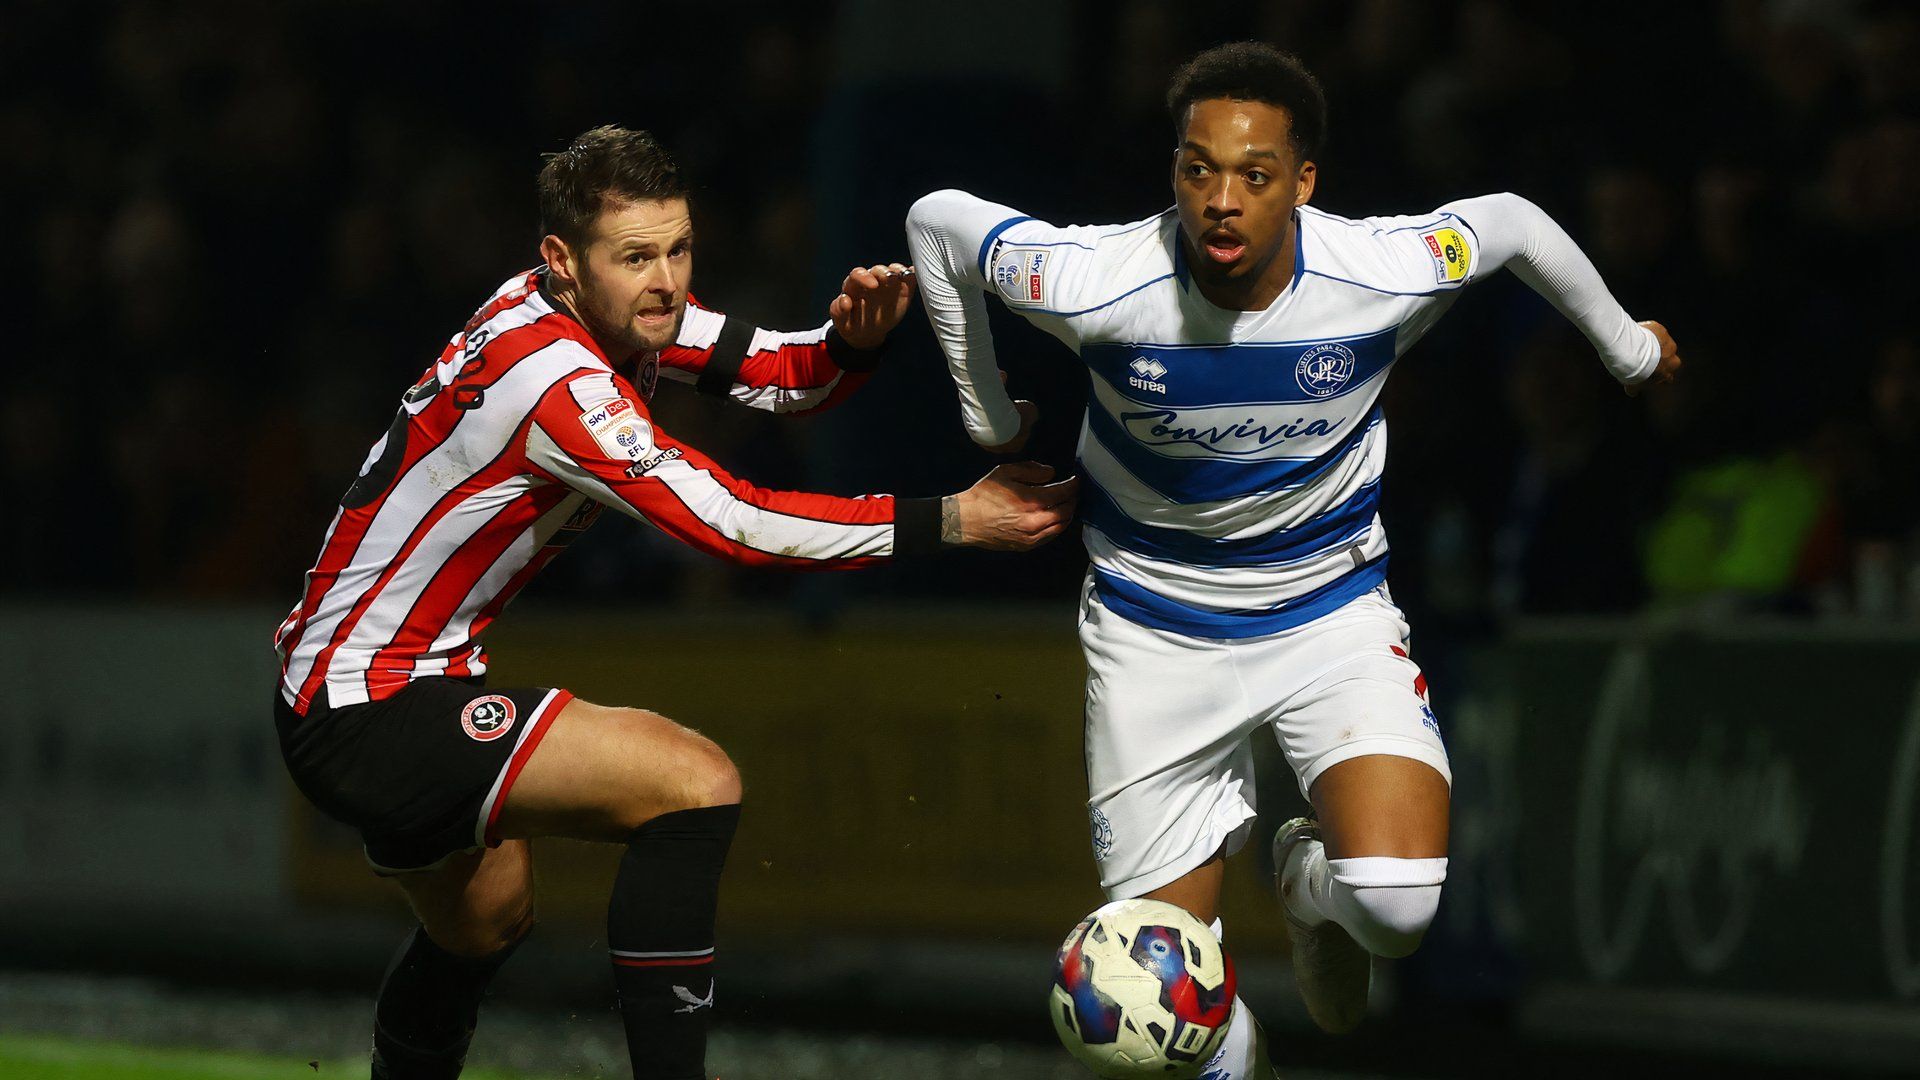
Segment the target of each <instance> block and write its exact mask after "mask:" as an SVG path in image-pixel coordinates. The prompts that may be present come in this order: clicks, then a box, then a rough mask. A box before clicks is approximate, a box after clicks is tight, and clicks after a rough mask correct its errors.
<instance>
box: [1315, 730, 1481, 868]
mask: <svg viewBox="0 0 1920 1080" xmlns="http://www.w3.org/2000/svg"><path fill="white" fill-rule="evenodd" d="M1309 795H1310V797H1311V799H1312V801H1313V810H1314V815H1315V817H1316V818H1318V820H1319V822H1320V834H1321V837H1322V839H1323V840H1324V842H1325V843H1326V845H1327V855H1328V856H1329V857H1331V858H1335V859H1351V858H1363V857H1368V856H1385V857H1390V858H1400V859H1438V858H1443V857H1444V856H1445V855H1446V854H1447V839H1448V836H1447V833H1448V811H1449V808H1450V802H1451V799H1452V789H1451V788H1450V787H1449V786H1448V784H1447V779H1446V777H1444V776H1442V775H1440V773H1439V772H1438V771H1437V770H1435V769H1434V767H1433V766H1432V765H1429V764H1428V763H1426V762H1424V761H1417V760H1415V759H1413V758H1408V757H1399V756H1396V755H1392V754H1368V755H1365V756H1362V757H1355V758H1348V759H1347V760H1345V761H1342V762H1340V763H1339V764H1337V765H1334V766H1332V767H1330V768H1329V769H1327V771H1325V772H1323V773H1321V774H1320V778H1319V779H1318V780H1315V781H1314V784H1313V788H1312V790H1311V792H1310V793H1309Z"/></svg>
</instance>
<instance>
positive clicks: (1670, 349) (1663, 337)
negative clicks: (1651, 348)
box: [1627, 320, 1684, 397]
mask: <svg viewBox="0 0 1920 1080" xmlns="http://www.w3.org/2000/svg"><path fill="white" fill-rule="evenodd" d="M1640 325H1641V326H1644V327H1646V328H1647V329H1649V330H1651V331H1653V337H1654V340H1656V341H1658V342H1659V343H1660V363H1659V364H1657V365H1655V366H1654V369H1653V374H1651V375H1649V376H1647V377H1646V378H1644V379H1641V380H1640V381H1639V382H1637V383H1634V384H1633V385H1632V386H1629V387H1627V396H1628V397H1639V396H1640V390H1641V388H1642V387H1646V386H1653V385H1656V384H1658V385H1662V386H1664V385H1666V384H1667V383H1670V382H1672V381H1673V380H1674V379H1675V378H1677V377H1679V375H1680V365H1681V364H1682V363H1684V361H1682V360H1681V359H1680V346H1678V345H1675V344H1674V343H1673V335H1672V334H1669V333H1667V328H1666V327H1664V326H1661V325H1660V324H1659V323H1657V322H1653V321H1651V320H1649V321H1647V322H1643V323H1641V324H1640Z"/></svg>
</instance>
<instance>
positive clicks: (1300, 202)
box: [1293, 161, 1318, 206]
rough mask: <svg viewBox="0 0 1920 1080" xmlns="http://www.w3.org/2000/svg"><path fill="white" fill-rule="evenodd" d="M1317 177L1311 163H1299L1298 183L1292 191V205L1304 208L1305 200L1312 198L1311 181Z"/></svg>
mask: <svg viewBox="0 0 1920 1080" xmlns="http://www.w3.org/2000/svg"><path fill="white" fill-rule="evenodd" d="M1317 175H1318V170H1317V169H1315V168H1314V165H1313V162H1311V161H1303V162H1301V163H1300V183H1299V186H1298V187H1297V188H1295V190H1294V195H1293V205H1295V206H1305V205H1306V204H1307V200H1309V199H1311V198H1313V181H1314V178H1315V177H1316V176H1317Z"/></svg>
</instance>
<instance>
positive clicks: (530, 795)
mask: <svg viewBox="0 0 1920 1080" xmlns="http://www.w3.org/2000/svg"><path fill="white" fill-rule="evenodd" d="M739 801H740V774H739V772H738V771H736V770H735V768H734V765H733V762H732V761H731V760H730V759H729V758H728V757H727V755H726V752H725V751H723V750H721V749H720V747H719V746H717V745H715V743H714V742H713V740H711V739H708V738H707V737H706V736H704V735H701V734H700V733H699V732H697V731H694V730H692V729H691V728H686V727H682V726H681V725H679V724H676V723H674V722H673V721H671V720H669V719H667V718H666V717H664V716H661V715H660V714H659V713H655V712H648V711H647V710H645V709H623V708H613V707H609V706H604V705H594V704H592V703H590V702H586V701H582V700H580V699H579V698H575V699H573V700H572V701H569V702H568V703H567V705H566V707H565V708H563V709H562V710H561V711H560V714H559V715H558V716H557V717H555V718H554V721H553V725H552V727H551V728H550V729H549V730H548V731H547V734H546V737H545V738H544V739H543V740H541V742H540V745H539V746H538V747H537V748H536V749H535V750H534V752H533V754H532V756H531V757H530V758H528V760H527V762H526V764H525V765H524V766H523V767H522V769H521V771H520V774H519V776H518V777H516V778H515V780H514V783H513V786H512V788H511V789H510V790H509V791H508V792H507V794H506V803H505V807H504V808H503V809H502V811H501V813H500V819H499V822H498V824H497V826H496V829H495V832H496V833H497V834H498V835H500V836H512V837H531V836H568V837H573V838H575V839H579V840H607V841H620V840H625V839H626V837H627V835H628V834H629V833H631V832H633V830H635V829H637V828H639V827H640V826H641V825H644V824H645V823H647V822H648V821H651V820H652V819H654V818H656V817H659V816H660V815H661V814H667V813H672V812H674V811H676V810H688V809H693V808H695V807H702V806H724V805H727V804H730V803H737V802H739Z"/></svg>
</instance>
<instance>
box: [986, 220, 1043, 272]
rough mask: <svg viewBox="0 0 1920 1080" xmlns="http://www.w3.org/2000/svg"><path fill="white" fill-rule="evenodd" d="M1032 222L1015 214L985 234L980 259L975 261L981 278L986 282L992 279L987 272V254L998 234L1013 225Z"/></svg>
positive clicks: (998, 237) (998, 236)
mask: <svg viewBox="0 0 1920 1080" xmlns="http://www.w3.org/2000/svg"><path fill="white" fill-rule="evenodd" d="M1032 220H1033V219H1032V218H1030V217H1027V216H1026V215H1024V214H1016V215H1015V216H1013V217H1010V218H1008V219H1007V220H1005V221H1003V222H1001V223H1000V224H998V225H995V226H994V227H993V230H992V231H991V232H989V233H987V238H986V239H985V240H982V241H980V258H979V259H978V260H977V261H978V262H979V263H980V276H981V277H984V278H987V279H988V280H992V279H993V274H992V273H990V272H989V271H988V270H987V252H988V251H991V250H992V249H993V242H994V241H995V240H998V239H1000V234H1001V233H1003V232H1006V231H1007V230H1008V229H1009V228H1011V227H1013V226H1015V225H1018V224H1020V223H1021V222H1023V221H1032Z"/></svg>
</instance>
